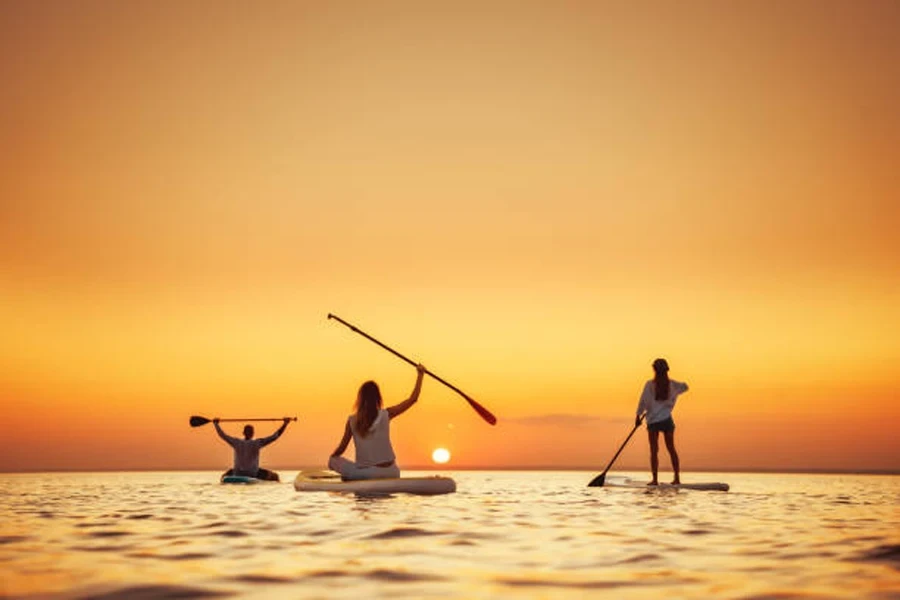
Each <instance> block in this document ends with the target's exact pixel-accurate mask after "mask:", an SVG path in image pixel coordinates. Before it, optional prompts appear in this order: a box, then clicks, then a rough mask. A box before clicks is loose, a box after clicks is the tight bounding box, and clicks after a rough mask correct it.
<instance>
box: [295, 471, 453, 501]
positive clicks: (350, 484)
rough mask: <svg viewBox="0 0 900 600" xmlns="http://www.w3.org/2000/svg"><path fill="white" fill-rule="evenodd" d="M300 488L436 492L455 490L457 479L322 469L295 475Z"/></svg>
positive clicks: (353, 491) (316, 490)
mask: <svg viewBox="0 0 900 600" xmlns="http://www.w3.org/2000/svg"><path fill="white" fill-rule="evenodd" d="M294 489H295V490H297V491H298V492H339V493H350V494H418V495H422V496H436V495H438V494H452V493H453V492H455V491H456V482H455V481H453V479H451V478H449V477H439V476H433V477H394V478H390V479H360V480H355V481H341V479H340V477H339V476H338V475H325V474H323V473H322V472H321V471H315V472H312V473H310V472H302V471H301V472H300V473H298V474H297V478H296V479H294Z"/></svg>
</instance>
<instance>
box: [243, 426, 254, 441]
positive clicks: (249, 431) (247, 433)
mask: <svg viewBox="0 0 900 600" xmlns="http://www.w3.org/2000/svg"><path fill="white" fill-rule="evenodd" d="M244 439H245V440H252V439H253V425H244Z"/></svg>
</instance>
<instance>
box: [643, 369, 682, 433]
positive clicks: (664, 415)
mask: <svg viewBox="0 0 900 600" xmlns="http://www.w3.org/2000/svg"><path fill="white" fill-rule="evenodd" d="M687 390H688V386H687V384H686V383H682V382H680V381H675V380H674V379H670V380H669V397H668V398H666V399H665V400H657V399H656V383H655V382H654V381H653V380H652V379H651V380H650V381H648V382H647V383H645V384H644V391H643V392H641V399H640V401H639V402H638V407H637V414H638V415H640V414H641V413H643V412H644V411H646V412H647V424H648V425H649V424H650V423H659V422H660V421H665V420H666V419H668V418H669V417H671V416H672V409H673V408H675V400H677V399H678V395H679V394H683V393H685V392H686V391H687Z"/></svg>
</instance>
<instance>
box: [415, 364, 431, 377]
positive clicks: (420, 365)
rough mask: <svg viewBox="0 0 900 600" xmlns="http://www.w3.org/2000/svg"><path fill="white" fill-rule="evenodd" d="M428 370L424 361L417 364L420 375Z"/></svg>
mask: <svg viewBox="0 0 900 600" xmlns="http://www.w3.org/2000/svg"><path fill="white" fill-rule="evenodd" d="M426 371H428V369H426V368H425V365H423V364H422V363H419V364H417V365H416V372H417V373H418V374H419V375H424V374H425V372H426Z"/></svg>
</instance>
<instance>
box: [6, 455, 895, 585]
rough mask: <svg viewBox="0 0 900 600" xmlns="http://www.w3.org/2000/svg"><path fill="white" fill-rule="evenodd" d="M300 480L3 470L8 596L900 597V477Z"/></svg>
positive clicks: (493, 475)
mask: <svg viewBox="0 0 900 600" xmlns="http://www.w3.org/2000/svg"><path fill="white" fill-rule="evenodd" d="M295 473H296V472H291V471H283V472H282V477H283V478H284V479H285V480H288V481H286V482H285V483H281V484H260V485H255V486H227V485H219V484H218V473H213V472H191V473H188V472H177V473H160V472H154V473H63V474H59V473H56V474H49V473H45V474H7V475H0V594H3V595H5V596H11V597H52V598H55V597H75V598H81V597H91V598H97V597H100V598H119V597H121V598H154V597H181V598H184V597H217V596H221V597H228V596H233V597H259V598H369V597H414V598H424V597H444V598H448V597H449V598H569V597H571V598H581V597H586V596H587V597H608V598H663V597H666V598H791V599H798V598H900V476H849V475H771V474H765V475H763V474H740V473H727V474H726V473H702V474H690V473H689V474H687V475H686V476H685V477H684V479H685V481H725V482H728V483H730V484H731V486H732V487H731V491H730V492H727V493H722V492H701V491H672V490H669V491H663V490H644V489H622V488H587V487H585V484H586V483H587V482H588V481H589V480H590V479H591V478H592V477H593V475H595V473H587V472H570V471H568V472H546V471H545V472H534V471H532V472H511V471H498V472H455V473H452V472H448V473H446V474H450V475H452V476H453V477H454V478H455V479H456V481H457V486H458V492H457V493H455V494H450V495H446V496H435V497H417V496H407V495H396V496H390V497H358V496H354V495H340V494H328V493H298V492H295V491H294V489H293V486H292V485H291V482H290V481H289V480H290V479H291V478H292V477H293V476H294V475H295ZM406 474H407V475H413V474H414V473H412V472H408V473H406ZM613 475H619V474H611V475H610V477H612V476H613ZM633 475H635V476H639V477H645V476H646V474H633Z"/></svg>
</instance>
